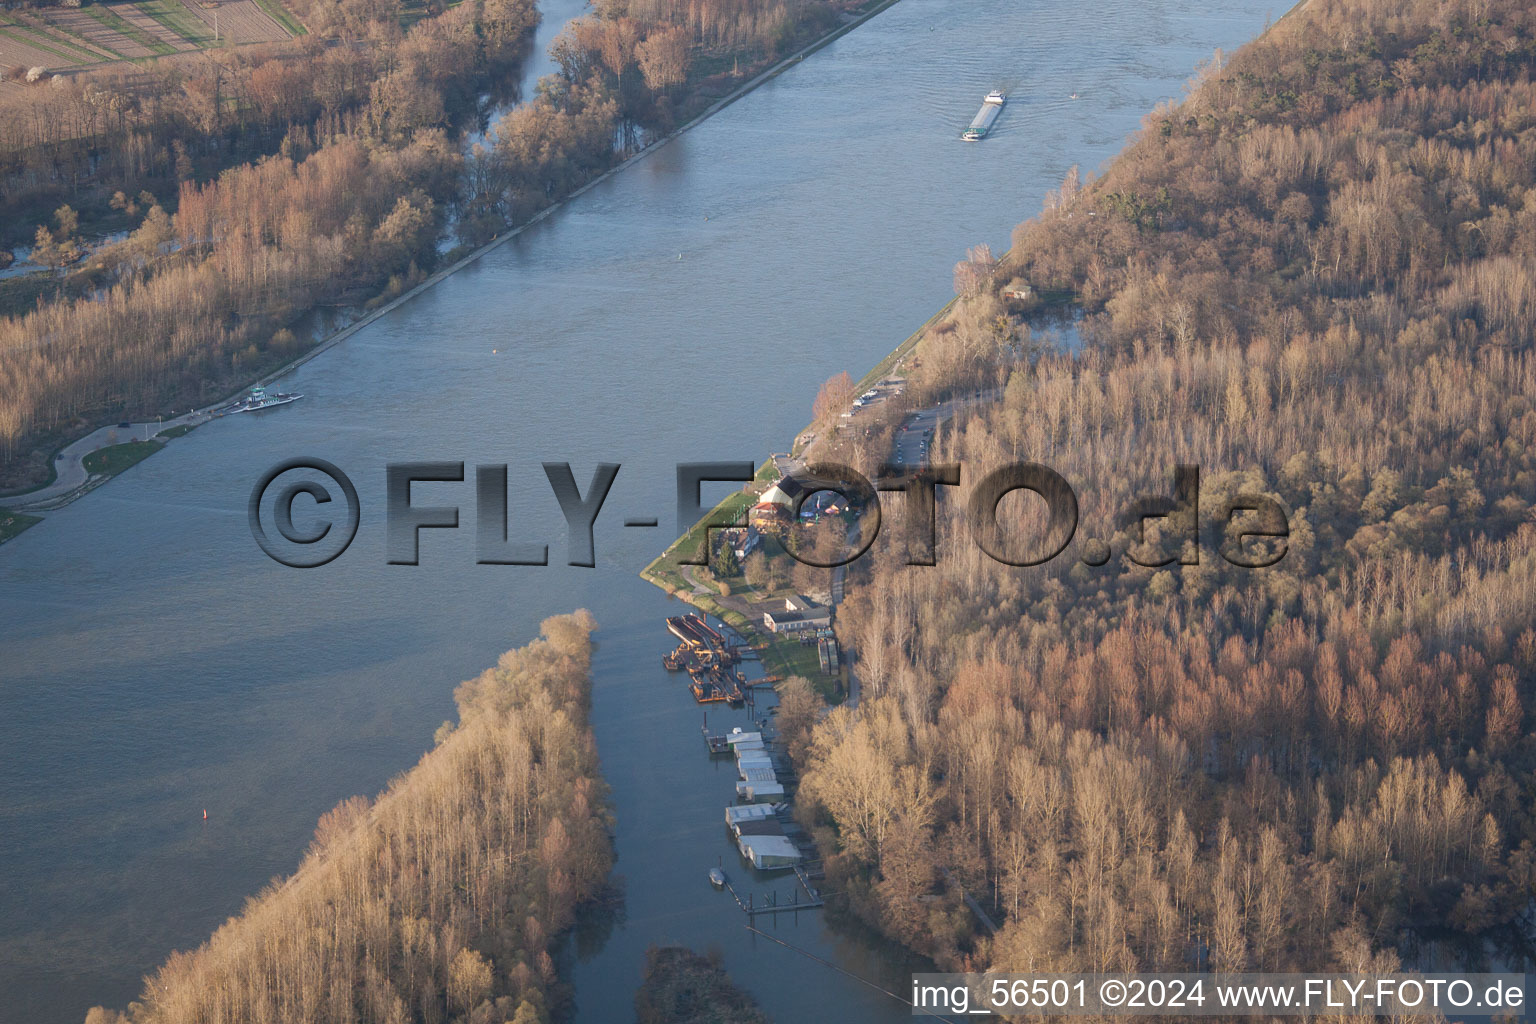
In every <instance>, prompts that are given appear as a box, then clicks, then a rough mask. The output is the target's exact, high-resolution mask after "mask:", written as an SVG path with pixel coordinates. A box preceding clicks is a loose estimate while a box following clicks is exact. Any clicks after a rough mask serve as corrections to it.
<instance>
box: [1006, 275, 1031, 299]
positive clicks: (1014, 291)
mask: <svg viewBox="0 0 1536 1024" xmlns="http://www.w3.org/2000/svg"><path fill="white" fill-rule="evenodd" d="M1034 294H1035V290H1034V289H1033V288H1031V287H1030V286H1029V285H1028V284H1026V283H1025V282H1024V281H1023V280H1021V279H1019V278H1017V277H1016V278H1014V279H1013V280H1012V281H1009V282H1008V285H1007V287H1005V288H1004V289H1003V298H1005V299H1008V300H1010V301H1012V302H1027V301H1028V300H1029V299H1031V298H1033V297H1034Z"/></svg>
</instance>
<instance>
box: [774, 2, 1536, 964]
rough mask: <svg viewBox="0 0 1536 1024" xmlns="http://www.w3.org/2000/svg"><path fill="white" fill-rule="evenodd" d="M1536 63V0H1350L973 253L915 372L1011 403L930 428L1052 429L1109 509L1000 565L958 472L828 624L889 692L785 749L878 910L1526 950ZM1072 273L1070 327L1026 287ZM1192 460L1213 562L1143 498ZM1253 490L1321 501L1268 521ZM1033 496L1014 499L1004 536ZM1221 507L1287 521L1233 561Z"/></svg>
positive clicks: (1343, 952) (1023, 456)
mask: <svg viewBox="0 0 1536 1024" xmlns="http://www.w3.org/2000/svg"><path fill="white" fill-rule="evenodd" d="M1533 67H1536V21H1533V19H1532V17H1531V14H1530V12H1529V10H1528V9H1527V8H1526V7H1525V6H1524V5H1522V4H1519V3H1515V2H1500V0H1486V2H1485V0H1452V2H1449V3H1438V2H1436V3H1418V2H1413V3H1406V4H1390V5H1389V4H1383V3H1377V2H1374V0H1329V2H1322V0H1319V2H1316V3H1312V4H1308V5H1306V6H1305V7H1302V8H1299V9H1298V10H1296V11H1295V12H1293V13H1292V14H1290V15H1289V16H1287V18H1286V19H1284V20H1283V21H1281V22H1280V23H1278V24H1277V25H1275V26H1274V27H1273V28H1272V29H1270V30H1269V31H1268V32H1267V33H1266V34H1265V35H1264V36H1262V37H1261V38H1260V39H1258V40H1256V41H1255V42H1253V43H1251V44H1249V45H1248V46H1247V47H1245V48H1244V49H1242V50H1241V51H1240V52H1238V53H1237V54H1236V55H1235V56H1234V57H1233V58H1232V59H1231V60H1230V61H1226V60H1224V59H1218V60H1216V61H1213V63H1212V64H1211V65H1210V66H1208V67H1207V68H1205V69H1204V70H1203V71H1202V74H1201V77H1200V80H1199V82H1198V85H1197V86H1196V88H1195V89H1194V90H1193V91H1192V93H1191V94H1190V96H1189V97H1188V98H1187V99H1186V100H1185V101H1184V102H1183V103H1182V104H1179V105H1168V106H1165V107H1163V108H1160V109H1159V110H1157V111H1155V112H1154V113H1153V114H1151V115H1150V116H1149V117H1148V118H1147V119H1146V122H1145V124H1144V126H1143V130H1142V131H1141V132H1140V133H1139V135H1138V137H1137V138H1136V139H1135V140H1134V141H1133V143H1132V144H1131V145H1130V146H1129V147H1128V148H1127V150H1126V151H1125V152H1124V153H1123V154H1122V155H1121V156H1120V157H1119V158H1117V159H1116V161H1115V162H1114V163H1113V164H1112V165H1111V166H1110V167H1109V168H1108V169H1107V170H1106V171H1105V173H1104V175H1103V176H1102V177H1101V178H1098V179H1096V180H1092V181H1088V182H1084V181H1083V180H1082V179H1081V178H1080V177H1079V176H1078V175H1077V174H1076V173H1075V172H1074V173H1073V174H1072V175H1070V176H1069V177H1068V179H1067V180H1066V181H1064V182H1063V185H1062V187H1061V188H1060V189H1058V190H1056V191H1055V192H1053V194H1052V195H1051V196H1050V197H1048V199H1047V203H1046V208H1045V210H1044V212H1043V213H1042V214H1041V215H1040V216H1039V217H1038V218H1036V219H1034V220H1032V221H1030V222H1028V223H1026V224H1024V225H1021V226H1020V228H1019V229H1018V230H1017V231H1016V233H1015V235H1014V240H1013V241H1014V244H1013V248H1012V250H1011V251H1010V252H1009V253H1008V254H1007V255H1006V256H1005V257H1003V258H1001V259H994V258H993V257H992V256H991V254H990V253H983V252H979V251H977V252H973V253H971V254H970V255H969V256H968V257H967V260H966V261H964V262H963V263H962V265H961V267H960V268H958V269H957V273H956V288H957V293H958V294H959V298H958V300H957V303H956V305H955V307H954V309H953V310H952V311H951V312H950V314H949V315H948V316H947V317H945V318H944V320H943V321H942V322H941V323H939V324H938V325H936V326H935V327H934V328H933V329H931V331H930V332H929V334H928V335H927V336H926V337H925V338H924V339H923V341H922V343H921V345H920V347H919V349H918V355H917V366H916V369H915V370H914V371H913V380H912V382H911V384H910V386H909V388H908V396H906V397H907V398H910V399H911V401H912V402H913V403H914V405H918V406H921V405H924V404H927V403H930V402H932V401H935V400H938V399H941V398H943V397H945V396H947V395H952V394H955V393H958V392H961V391H970V390H972V389H974V388H977V387H980V386H983V385H985V386H989V387H990V386H996V387H998V388H999V389H1000V392H1001V397H1000V398H998V400H996V401H993V402H989V403H985V404H983V405H981V406H979V407H976V408H974V409H972V410H970V411H968V412H966V413H964V414H962V415H961V416H960V417H959V418H958V419H957V420H956V421H954V422H953V423H952V424H951V425H950V426H949V427H948V428H947V429H945V430H943V431H941V432H940V433H939V435H938V436H937V437H936V438H935V440H934V444H933V450H932V453H931V455H930V459H931V461H933V462H935V463H945V462H959V463H961V464H962V465H963V466H964V468H965V474H966V477H965V481H972V482H973V481H975V480H976V479H979V477H980V476H981V475H982V474H984V473H985V472H986V470H987V469H989V468H993V467H996V466H999V465H1003V464H1009V463H1015V462H1020V461H1036V462H1041V463H1044V464H1046V465H1048V466H1050V467H1052V468H1053V469H1055V470H1057V471H1058V472H1060V473H1061V474H1062V475H1064V476H1065V477H1066V478H1067V479H1068V480H1069V481H1071V482H1072V484H1073V486H1074V488H1075V490H1076V492H1077V494H1078V496H1079V500H1080V503H1081V506H1080V526H1079V529H1078V532H1077V539H1076V540H1075V541H1074V543H1073V544H1072V545H1071V546H1070V547H1069V548H1068V549H1067V551H1066V552H1065V553H1064V554H1063V555H1062V556H1060V557H1058V558H1056V559H1055V560H1053V561H1051V562H1049V563H1047V564H1045V565H1041V566H1037V567H1034V568H1028V569H1021V568H1011V567H1005V566H1000V565H998V564H997V563H995V562H993V561H991V560H990V559H989V558H988V557H987V556H985V555H984V554H982V553H981V552H979V551H978V550H977V548H976V546H975V545H974V544H973V543H972V542H971V541H970V539H969V537H968V536H967V534H966V529H965V526H964V523H963V522H962V514H963V510H964V505H965V501H966V499H967V497H968V495H969V491H968V485H967V483H966V482H965V481H963V482H962V485H961V486H960V487H959V488H957V489H956V490H955V494H954V495H953V497H952V500H944V501H941V506H940V508H941V511H940V518H939V551H940V557H939V559H938V562H939V564H938V565H937V566H935V567H908V566H904V565H901V564H900V559H899V558H898V557H897V555H899V552H897V553H894V554H893V553H884V554H882V553H881V552H880V549H879V548H877V549H876V552H875V553H874V554H873V555H871V556H867V557H866V558H865V559H864V560H862V561H861V563H859V565H858V566H856V567H855V569H854V573H853V575H852V576H851V578H850V585H849V598H848V600H847V602H846V603H845V605H844V606H843V607H842V609H841V610H840V612H839V617H838V632H839V635H840V636H841V637H842V639H843V640H844V641H845V643H847V645H848V646H849V647H850V648H851V649H852V650H853V651H855V652H856V654H857V663H856V666H855V671H856V672H857V673H858V675H859V677H860V679H861V682H862V684H863V688H864V694H865V698H864V700H863V702H862V703H861V706H860V708H859V709H858V710H857V711H856V712H855V711H850V710H848V709H835V710H833V711H832V712H831V713H830V714H827V715H826V716H825V718H824V720H821V718H822V716H821V714H820V713H819V711H818V709H817V708H816V707H815V704H816V701H815V699H814V697H813V696H812V695H809V694H797V696H796V704H797V711H796V713H795V714H794V715H793V716H792V721H793V722H794V723H795V724H794V728H793V730H792V732H793V735H792V736H791V746H792V749H794V750H796V751H797V752H798V759H799V760H800V762H801V764H802V766H803V769H804V775H803V779H804V781H803V787H802V796H803V798H802V801H801V805H802V808H803V811H804V813H806V814H807V815H808V817H809V820H811V821H812V822H813V823H814V824H815V826H816V827H817V828H819V829H820V830H821V835H822V839H823V841H824V842H825V844H826V847H827V848H828V849H830V850H832V851H833V855H832V856H831V858H830V859H829V874H830V875H831V876H832V883H831V884H832V885H833V886H834V887H837V886H845V887H846V891H847V892H848V893H849V899H850V903H851V905H852V907H853V908H854V910H855V911H856V912H858V913H859V914H861V915H862V916H864V917H865V918H866V919H867V920H868V921H869V922H871V923H872V924H874V925H876V926H877V927H879V928H881V929H883V930H884V931H885V932H886V933H888V934H889V935H891V936H893V937H895V938H897V939H899V940H901V941H902V942H904V943H906V944H907V945H909V946H912V947H914V948H916V949H918V950H920V951H922V952H924V953H927V954H929V955H931V956H934V957H935V958H937V959H938V960H939V962H940V963H942V964H945V965H951V966H965V967H976V968H978V969H980V968H991V969H997V970H1016V971H1023V970H1036V971H1038V970H1095V971H1097V970H1137V969H1140V970H1148V969H1166V970H1174V969H1185V968H1199V969H1206V968H1214V969H1224V970H1239V969H1245V968H1246V969H1252V970H1319V969H1343V970H1358V969H1365V968H1370V969H1376V970H1381V969H1389V968H1391V967H1392V966H1394V965H1396V964H1397V963H1399V962H1401V961H1402V960H1404V959H1405V958H1415V957H1419V956H1421V955H1423V954H1424V952H1425V950H1426V948H1428V946H1429V945H1430V944H1431V943H1433V942H1435V941H1442V942H1445V943H1448V944H1449V949H1450V950H1451V952H1452V954H1453V955H1454V956H1455V957H1460V958H1462V959H1463V961H1464V962H1466V963H1468V964H1479V963H1484V962H1486V958H1488V957H1493V956H1510V957H1515V958H1519V957H1528V956H1529V955H1530V952H1531V945H1530V943H1531V934H1532V922H1531V920H1530V916H1529V907H1530V906H1531V900H1532V897H1533V896H1536V845H1533V844H1536V816H1533V806H1532V801H1531V792H1532V789H1531V786H1532V783H1533V782H1536V774H1533V773H1536V740H1533V738H1532V736H1531V731H1530V730H1531V709H1532V707H1533V704H1536V694H1533V685H1536V628H1533V623H1536V614H1533V613H1536V604H1533V599H1536V588H1533V585H1532V584H1533V581H1536V575H1533V571H1536V562H1533V556H1532V555H1531V553H1530V548H1531V544H1532V541H1533V539H1536V525H1533V523H1532V515H1531V508H1532V503H1533V502H1536V361H1533V352H1532V343H1533V333H1532V326H1531V325H1532V322H1533V321H1532V317H1531V314H1532V312H1533V311H1536V309H1533V305H1532V302H1533V298H1536V290H1533V286H1532V283H1531V282H1532V281H1533V279H1536V278H1533V270H1536V212H1533V211H1536V171H1533V168H1536V136H1533V135H1532V133H1531V132H1530V130H1529V125H1530V123H1531V117H1532V116H1533V112H1536V85H1533V83H1532V75H1531V71H1532V69H1533ZM1020 282H1022V283H1027V284H1028V285H1029V286H1030V288H1031V293H1032V294H1031V297H1030V298H1027V299H1018V298H1004V297H1003V295H1002V292H1003V290H1004V289H1005V287H1006V288H1008V290H1010V291H1014V290H1015V289H1014V287H1013V286H1014V285H1016V284H1017V283H1020ZM1053 297H1055V298H1053ZM1061 297H1069V298H1070V300H1071V301H1072V302H1073V303H1074V304H1075V305H1076V306H1077V307H1078V308H1079V309H1080V310H1081V312H1082V314H1083V315H1082V319H1081V320H1080V321H1079V322H1078V324H1077V329H1078V333H1079V334H1080V336H1081V337H1082V339H1083V344H1082V347H1081V349H1079V350H1076V351H1060V350H1054V349H1049V348H1043V347H1042V346H1041V345H1040V344H1039V339H1038V338H1034V337H1032V336H1031V333H1030V330H1029V328H1028V326H1027V322H1026V321H1025V320H1024V319H1023V318H1022V317H1021V313H1022V312H1024V311H1026V310H1027V309H1029V308H1032V307H1034V306H1037V305H1039V304H1040V303H1041V302H1042V301H1044V302H1050V301H1055V299H1056V298H1061ZM893 415H896V414H893ZM844 447H845V450H846V457H847V458H848V459H850V460H855V461H857V460H859V459H861V458H862V459H863V460H864V461H863V464H866V465H870V466H871V467H872V466H873V464H874V462H875V461H877V460H876V457H877V456H878V455H879V454H881V452H880V450H879V449H878V448H875V449H871V447H870V443H869V442H868V441H864V440H855V439H850V440H848V441H847V442H846V443H845V445H844ZM1181 463H1182V464H1192V465H1198V466H1199V467H1201V492H1200V499H1199V510H1198V513H1197V514H1196V515H1195V516H1194V517H1193V519H1192V525H1193V526H1194V527H1195V528H1196V529H1198V531H1199V536H1200V537H1201V538H1202V540H1203V542H1204V551H1203V557H1202V558H1201V559H1200V561H1199V564H1181V562H1189V561H1191V558H1190V555H1191V552H1190V551H1189V549H1188V547H1187V546H1186V545H1184V544H1183V543H1182V542H1183V541H1184V540H1185V539H1186V537H1187V532H1186V529H1185V527H1186V525H1189V524H1184V523H1180V522H1178V521H1177V518H1176V517H1175V518H1171V519H1164V520H1161V521H1159V520H1149V521H1147V523H1146V525H1145V527H1143V525H1142V524H1141V523H1140V522H1138V521H1137V519H1136V517H1135V516H1129V517H1128V516H1127V515H1126V514H1125V513H1126V510H1128V509H1135V508H1136V507H1137V503H1138V501H1139V500H1140V499H1142V498H1143V497H1145V496H1147V495H1154V496H1163V497H1165V498H1171V497H1172V495H1173V470H1174V467H1175V466H1176V465H1177V464H1181ZM1240 493H1258V494H1264V495H1267V496H1269V497H1272V498H1274V499H1276V500H1278V501H1279V502H1281V503H1282V505H1283V506H1284V507H1285V508H1286V509H1287V510H1288V512H1289V522H1290V530H1289V535H1288V536H1287V537H1285V538H1284V539H1283V540H1275V539H1269V540H1257V541H1256V540H1252V539H1250V540H1247V541H1243V540H1241V538H1239V537H1238V536H1236V535H1237V534H1238V533H1240V532H1241V520H1239V522H1238V524H1237V525H1236V526H1234V525H1231V524H1229V523H1227V522H1226V521H1224V520H1222V519H1219V518H1218V515H1219V514H1220V512H1221V510H1222V508H1223V506H1224V505H1225V504H1226V499H1228V498H1230V497H1232V496H1234V495H1237V494H1240ZM1040 504H1041V503H1039V502H1034V503H1033V504H1031V503H1030V502H1029V501H1026V500H1025V497H1024V495H1022V494H1015V495H1011V496H1009V497H1007V498H1005V499H1004V503H1003V505H1002V507H1001V508H1000V517H1001V518H1004V519H1006V520H1008V521H1010V522H1012V523H1013V524H1014V530H1013V534H1012V538H1011V542H1012V543H1016V544H1019V545H1023V546H1026V547H1027V546H1028V545H1029V544H1030V543H1031V542H1032V541H1038V537H1039V533H1038V530H1039V524H1040V523H1041V522H1042V517H1041V515H1040V512H1041V509H1040V508H1039V507H1038V506H1039V505H1040ZM892 512H893V513H894V514H893V515H892V523H891V528H892V529H894V530H899V529H900V510H899V509H894V510H892ZM1089 538H1094V539H1097V540H1100V541H1107V542H1109V544H1110V547H1111V548H1112V550H1113V551H1114V555H1115V557H1114V558H1113V559H1112V560H1111V561H1110V562H1109V563H1108V564H1107V565H1105V566H1103V567H1102V568H1095V567H1093V566H1092V565H1090V564H1087V563H1085V562H1084V561H1083V556H1084V554H1085V552H1086V549H1085V544H1086V543H1087V541H1088V539H1089ZM1221 543H1238V544H1246V545H1248V546H1250V547H1251V546H1253V545H1256V544H1259V545H1271V549H1270V550H1271V552H1273V551H1274V550H1277V548H1276V547H1275V546H1277V545H1282V544H1283V551H1284V557H1283V558H1281V560H1280V561H1279V562H1278V563H1277V564H1275V565H1274V566H1273V567H1270V568H1264V569H1257V570H1246V569H1240V568H1237V567H1235V566H1232V565H1229V564H1227V563H1226V562H1225V561H1223V560H1222V559H1220V558H1217V557H1215V555H1214V552H1215V546H1216V545H1218V544H1221ZM1128 550H1136V551H1138V552H1142V553H1143V560H1144V561H1153V562H1156V561H1158V560H1159V559H1158V558H1147V557H1145V553H1146V552H1149V551H1150V552H1161V557H1162V558H1165V559H1166V562H1165V564H1162V565H1152V566H1150V567H1143V566H1140V565H1136V564H1132V563H1130V562H1128V561H1126V560H1125V559H1123V558H1122V557H1121V555H1122V554H1123V553H1124V552H1126V551H1128ZM799 705H806V707H799ZM781 714H782V713H781ZM962 891H964V892H968V893H969V894H970V895H972V896H973V897H975V898H976V899H978V900H979V901H981V903H982V904H983V906H984V907H985V908H986V909H987V911H988V912H989V914H992V915H993V916H994V917H995V918H996V919H998V920H1000V921H1001V922H1002V924H1001V928H1000V930H999V931H998V933H997V934H996V935H995V936H994V935H991V934H989V933H987V932H986V931H985V930H983V929H980V928H978V926H977V924H976V922H975V921H974V920H973V918H972V916H971V914H970V913H969V912H968V911H967V909H966V908H965V906H964V904H963V903H962V902H961V900H960V893H961V892H962Z"/></svg>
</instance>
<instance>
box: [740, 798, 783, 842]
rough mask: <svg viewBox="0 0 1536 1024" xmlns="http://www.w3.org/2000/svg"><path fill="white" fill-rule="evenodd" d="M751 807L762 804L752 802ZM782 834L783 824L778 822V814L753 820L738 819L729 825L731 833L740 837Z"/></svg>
mask: <svg viewBox="0 0 1536 1024" xmlns="http://www.w3.org/2000/svg"><path fill="white" fill-rule="evenodd" d="M752 806H753V807H762V806H764V805H763V804H753V805H752ZM783 834H784V826H783V825H782V824H780V823H779V819H778V816H777V815H775V816H774V817H772V818H758V819H757V820H755V821H738V822H737V823H736V824H734V825H732V826H731V835H733V836H735V837H736V838H737V839H740V838H741V837H742V836H781V835H783Z"/></svg>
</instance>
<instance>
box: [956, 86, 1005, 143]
mask: <svg viewBox="0 0 1536 1024" xmlns="http://www.w3.org/2000/svg"><path fill="white" fill-rule="evenodd" d="M1007 102H1008V97H1007V96H1004V95H1003V93H1002V91H1001V90H999V89H994V90H992V91H991V92H989V93H987V98H986V99H984V100H982V101H981V110H980V111H978V112H977V114H976V117H975V119H974V120H973V121H971V126H970V127H969V128H967V129H966V130H965V134H964V135H962V136H960V137H961V138H962V139H964V140H965V141H966V142H979V141H981V140H982V139H984V138H986V136H987V132H989V131H991V130H992V124H993V122H995V121H996V120H997V116H998V115H999V114H1001V113H1002V112H1003V104H1005V103H1007Z"/></svg>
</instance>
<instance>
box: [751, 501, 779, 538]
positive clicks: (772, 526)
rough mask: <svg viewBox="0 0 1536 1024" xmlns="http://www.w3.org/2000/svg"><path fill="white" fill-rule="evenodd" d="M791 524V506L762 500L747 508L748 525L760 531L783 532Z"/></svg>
mask: <svg viewBox="0 0 1536 1024" xmlns="http://www.w3.org/2000/svg"><path fill="white" fill-rule="evenodd" d="M787 525H789V506H788V505H780V504H777V503H775V502H772V501H760V502H758V503H757V504H756V505H753V506H752V507H751V508H749V509H748V510H747V527H748V528H749V529H751V530H755V531H757V532H759V533H781V532H783V530H784V527H786V526H787Z"/></svg>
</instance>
